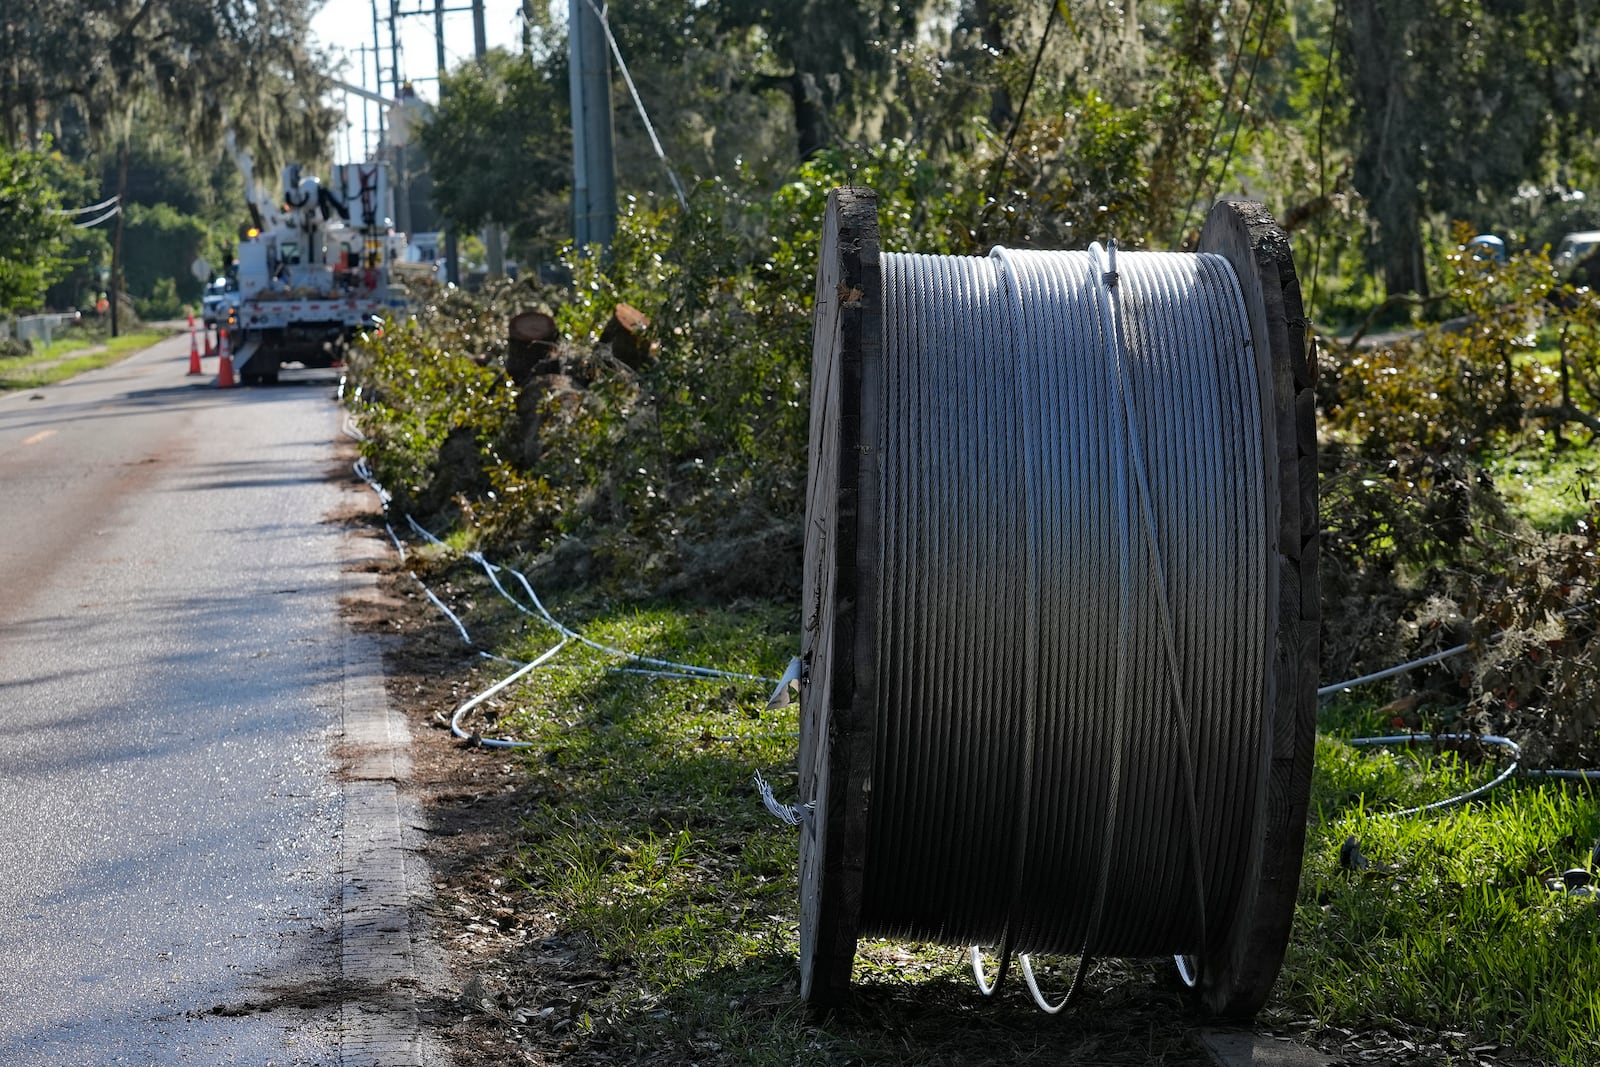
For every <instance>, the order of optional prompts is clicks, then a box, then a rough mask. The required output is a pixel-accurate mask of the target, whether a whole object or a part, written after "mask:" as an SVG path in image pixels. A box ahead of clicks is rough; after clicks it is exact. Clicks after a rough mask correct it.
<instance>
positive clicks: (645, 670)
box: [340, 378, 803, 826]
mask: <svg viewBox="0 0 1600 1067" xmlns="http://www.w3.org/2000/svg"><path fill="white" fill-rule="evenodd" d="M343 385H344V383H343V379H342V378H341V380H340V389H341V391H342V390H343ZM345 432H346V433H348V434H350V435H351V436H353V437H359V436H360V431H359V430H357V429H355V428H354V427H347V428H346V431H345ZM354 470H355V474H356V477H358V478H360V479H361V480H362V481H363V482H365V483H366V485H367V487H368V488H369V489H371V490H372V492H373V493H374V494H375V495H376V496H377V497H378V500H379V502H380V503H381V504H382V507H383V513H384V529H385V530H387V531H388V533H389V539H390V540H391V541H393V542H394V546H395V550H396V551H397V552H398V553H399V554H400V558H401V560H402V561H404V560H405V558H406V549H405V545H404V543H403V542H402V541H401V540H400V539H399V537H398V536H396V535H395V532H394V527H393V526H392V525H391V524H390V522H389V521H388V514H389V505H390V502H391V500H392V499H393V498H392V496H391V495H390V493H389V492H388V490H386V489H385V488H384V487H383V486H382V485H381V484H380V483H379V482H378V480H377V478H376V477H374V476H373V474H372V468H371V466H370V465H369V464H368V463H367V461H366V459H365V458H362V459H359V460H357V461H356V463H355V467H354ZM406 522H407V523H408V524H409V525H410V526H411V529H412V530H413V531H414V532H415V533H416V534H417V536H418V537H421V538H422V539H423V540H425V541H427V542H428V543H429V544H431V545H434V546H435V547H439V548H445V549H448V548H449V546H448V545H447V544H445V542H443V541H441V540H440V539H439V538H438V537H436V536H434V534H433V533H432V532H431V531H430V530H428V529H427V528H426V527H424V526H423V525H422V524H421V523H419V522H417V521H416V519H415V518H413V517H412V516H411V515H409V514H408V515H406ZM467 557H468V558H469V559H471V560H472V561H473V562H475V563H477V564H478V565H479V566H481V567H482V568H483V569H484V571H485V573H487V574H488V575H489V580H490V582H491V583H493V585H494V587H495V589H496V590H497V591H498V592H499V593H500V595H501V596H502V597H504V598H505V600H506V601H507V603H509V604H511V605H512V607H514V608H516V609H517V610H518V611H521V612H522V613H524V614H530V615H531V614H534V613H533V612H530V611H528V609H527V608H526V607H525V606H524V605H523V604H522V603H521V602H519V601H518V600H517V598H516V597H514V596H512V595H511V594H510V593H509V592H507V591H506V589H505V587H504V586H503V585H502V584H501V583H500V581H499V578H498V577H497V575H496V573H495V572H497V571H499V570H506V571H507V572H508V573H510V574H512V575H514V576H515V577H516V578H517V580H518V581H519V582H520V583H521V584H522V587H523V589H525V590H526V591H527V594H528V598H529V600H531V601H532V602H533V604H534V605H535V607H536V608H537V609H538V613H537V615H536V617H538V618H540V619H541V620H542V621H544V622H545V623H547V624H548V625H550V626H551V627H552V628H554V629H555V630H556V631H557V633H559V634H560V635H561V640H560V641H559V642H558V643H557V644H556V645H555V646H554V647H552V648H550V649H548V650H546V651H545V652H543V653H541V654H540V655H539V656H538V657H537V658H535V659H534V660H533V661H532V662H530V663H517V661H515V660H510V659H507V658H505V657H504V656H497V655H494V654H493V653H490V652H488V651H485V650H484V649H481V648H478V647H477V645H476V644H474V642H473V640H472V635H471V634H470V633H469V632H468V631H467V627H466V624H464V623H463V622H462V621H461V619H460V617H459V616H458V615H456V613H455V612H454V611H452V610H451V609H450V608H449V606H448V605H446V604H445V602H444V601H443V600H442V599H441V598H440V597H439V596H438V595H437V594H436V593H434V591H433V590H432V589H430V588H429V587H428V584H427V583H426V582H424V581H423V580H422V579H421V578H419V577H418V576H417V574H416V572H415V571H412V572H410V575H411V578H412V580H414V581H415V582H416V583H417V584H418V585H420V586H421V587H422V591H423V593H425V594H426V595H427V597H428V599H429V600H430V601H432V602H433V604H434V606H436V607H437V608H438V609H439V610H440V611H441V612H443V613H444V615H445V617H447V618H448V619H449V620H450V621H451V623H453V624H454V625H455V628H456V632H457V633H458V634H460V636H461V640H462V643H463V644H465V645H467V646H468V647H470V648H473V649H475V650H476V651H477V653H478V655H479V656H480V657H482V658H483V659H488V660H495V661H498V662H501V663H509V664H512V665H513V666H516V667H517V670H516V671H515V672H513V673H512V674H511V675H509V676H507V677H505V678H502V679H501V680H500V681H498V682H496V683H495V684H494V685H492V686H490V687H489V688H488V689H486V690H484V691H483V692H482V693H479V694H478V695H476V696H474V697H472V698H471V699H469V700H468V701H466V702H465V703H464V704H462V705H461V706H460V707H458V708H456V709H455V711H454V712H453V713H452V714H451V715H450V716H449V719H448V720H447V721H448V724H449V727H450V732H451V733H452V734H453V735H454V736H456V737H457V738H460V739H461V740H464V741H471V742H472V743H474V744H478V745H481V746H483V747H485V748H528V747H531V746H532V745H533V742H531V741H514V740H507V739H500V738H485V737H482V736H481V735H480V734H477V733H468V732H467V731H466V729H465V728H464V727H463V726H462V725H461V723H462V720H463V719H464V718H465V716H466V715H468V714H469V713H470V712H471V711H472V710H473V709H475V708H477V707H478V706H479V705H481V704H482V703H483V702H484V701H486V700H488V699H489V698H490V697H492V696H494V695H495V694H496V693H499V692H500V691H502V690H503V689H505V688H506V687H507V686H509V685H511V684H512V683H514V682H516V681H517V680H519V679H521V678H523V677H526V676H527V675H528V674H529V673H531V672H532V671H534V670H536V669H538V668H541V667H543V668H549V667H550V666H551V664H550V662H549V661H550V660H551V659H552V658H553V657H554V656H555V655H556V653H558V652H560V651H561V650H562V649H563V648H565V647H566V646H567V644H568V643H569V642H572V641H576V642H578V643H579V644H583V645H587V646H589V647H591V648H593V649H596V650H597V651H601V652H604V653H607V654H609V655H613V656H618V657H622V658H623V659H625V660H628V661H632V662H636V663H645V664H649V665H650V666H648V667H615V666H611V667H604V668H602V669H603V670H605V671H607V672H608V673H613V674H630V675H634V676H638V677H647V678H676V679H683V680H688V681H706V680H709V679H715V678H728V679H735V680H740V681H753V682H776V681H778V680H777V679H772V678H765V677H762V676H760V675H751V674H740V673H737V672H733V671H722V670H717V669H715V668H712V667H699V666H695V665H693V664H681V663H675V662H673V661H671V660H662V659H654V658H652V657H648V656H638V655H635V654H634V653H630V652H625V651H623V650H621V649H617V648H612V647H611V646H609V645H603V644H600V643H598V642H595V641H591V640H589V639H588V638H586V637H584V636H583V635H582V634H579V633H578V632H577V631H575V630H572V629H570V628H569V627H567V626H564V625H563V624H562V623H561V622H560V621H559V620H557V619H556V618H555V617H554V616H553V615H551V614H550V613H549V611H548V610H546V609H545V606H544V603H543V602H542V601H541V600H540V599H539V596H538V594H537V593H535V592H534V590H533V585H532V583H530V582H529V581H528V579H527V576H526V575H524V574H523V573H522V572H521V571H517V570H513V569H511V568H502V567H500V566H498V565H496V564H493V563H490V562H489V561H488V560H487V559H485V558H484V557H483V555H482V554H481V553H477V552H471V553H468V554H467ZM438 717H439V719H440V721H446V720H445V718H444V716H443V715H440V716H438ZM702 736H704V735H702ZM750 736H752V735H742V734H730V735H711V739H712V740H717V741H737V740H745V739H747V738H748V737H750ZM763 736H765V735H763ZM771 736H778V735H771ZM784 736H794V733H793V732H792V731H790V732H786V733H785V735H784ZM695 740H699V738H695ZM756 782H757V791H758V792H759V793H760V794H761V801H762V804H763V806H765V807H766V809H767V810H768V811H769V812H771V813H772V815H773V817H774V818H776V819H778V820H779V821H780V822H783V823H784V824H785V825H788V826H798V825H800V824H801V819H802V818H803V811H802V809H799V808H794V807H789V806H787V805H783V804H780V803H779V802H778V800H777V798H776V797H775V796H773V794H772V787H771V786H770V785H767V783H766V780H765V779H764V778H762V777H761V775H760V774H759V772H758V773H757V775H756Z"/></svg>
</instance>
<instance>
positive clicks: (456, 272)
mask: <svg viewBox="0 0 1600 1067" xmlns="http://www.w3.org/2000/svg"><path fill="white" fill-rule="evenodd" d="M433 40H434V57H435V58H436V59H437V60H438V61H439V104H440V105H441V106H443V104H444V67H445V62H446V60H445V55H444V0H433ZM434 180H435V181H437V180H438V179H437V177H435V179H434ZM441 221H443V222H444V268H445V274H444V280H445V281H446V282H448V283H450V284H451V285H460V284H461V263H460V240H459V238H458V237H457V236H456V227H455V223H454V222H451V221H449V220H444V219H441Z"/></svg>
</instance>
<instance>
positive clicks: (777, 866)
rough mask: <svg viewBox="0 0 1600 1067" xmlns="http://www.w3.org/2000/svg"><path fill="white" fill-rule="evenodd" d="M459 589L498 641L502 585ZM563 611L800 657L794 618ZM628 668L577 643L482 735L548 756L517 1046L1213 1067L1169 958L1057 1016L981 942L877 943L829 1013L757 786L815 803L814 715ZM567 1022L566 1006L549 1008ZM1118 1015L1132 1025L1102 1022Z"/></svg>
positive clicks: (532, 810)
mask: <svg viewBox="0 0 1600 1067" xmlns="http://www.w3.org/2000/svg"><path fill="white" fill-rule="evenodd" d="M451 574H452V576H451V579H450V581H452V583H453V585H452V588H453V589H454V591H455V595H456V596H457V598H458V599H459V600H463V601H466V600H470V602H471V603H472V604H473V610H472V616H473V617H472V618H469V619H468V620H467V622H468V625H469V626H471V627H473V629H474V631H476V630H477V629H479V628H480V627H482V626H485V625H488V626H490V627H493V626H494V625H495V623H493V622H491V623H488V624H485V623H484V622H483V621H482V620H483V618H484V617H485V616H486V615H487V616H490V617H491V618H492V617H493V614H494V613H498V612H503V609H502V608H499V607H496V606H495V600H496V598H495V597H494V595H493V593H492V591H489V592H485V591H484V590H483V589H482V588H481V587H479V586H477V585H476V584H475V583H474V582H472V581H470V580H469V579H468V578H467V577H466V576H465V575H464V574H463V572H461V571H452V572H451ZM469 590H470V591H469ZM547 604H548V605H549V607H550V608H551V610H552V612H553V613H554V614H555V615H556V616H557V617H558V618H560V619H562V621H563V622H565V623H566V624H568V625H570V626H573V627H575V628H577V629H579V630H580V631H581V632H583V633H584V635H585V636H587V637H590V638H591V639H594V640H596V641H600V642H603V643H606V644H610V645H614V646H617V647H620V648H625V649H629V650H631V651H635V652H637V653H639V654H642V655H648V656H655V657H660V658H668V659H677V660H681V661H685V662H692V663H696V664H702V665H708V666H716V667H720V668H723V669H727V670H733V671H739V672H744V673H750V674H761V675H768V676H776V675H777V674H779V673H781V671H782V669H783V666H784V665H785V664H786V663H787V661H788V659H789V657H790V656H792V655H793V654H794V653H795V652H796V651H797V650H798V645H799V641H798V637H797V636H796V623H797V620H796V618H795V616H796V614H797V613H796V609H795V606H794V605H792V604H773V603H770V602H756V601H751V602H745V603H741V604H736V605H733V606H731V607H727V608H714V609H702V608H695V607H684V606H679V605H671V604H646V605H639V604H617V603H607V602H604V601H600V600H594V599H583V598H578V599H572V598H568V599H559V598H554V599H550V600H547ZM503 622H504V620H503V619H502V620H501V623H502V624H503ZM511 629H515V630H516V631H518V634H519V636H517V637H516V639H515V640H511V641H507V642H506V643H505V644H504V645H503V646H502V647H501V648H500V649H499V651H501V652H502V653H504V654H506V655H508V656H511V657H515V658H518V659H529V658H532V657H533V656H535V655H537V654H538V653H540V652H542V651H544V650H545V649H548V648H549V647H550V645H551V644H552V643H553V642H554V639H553V638H552V636H551V634H550V631H549V630H548V629H546V628H544V627H542V626H540V625H539V624H537V623H533V622H531V621H529V620H521V621H519V622H518V623H517V624H516V626H515V627H506V626H503V625H502V632H506V631H508V630H511ZM615 662H616V661H615V660H611V659H608V658H607V657H605V656H602V655H600V654H598V653H595V652H593V651H591V650H588V649H584V648H580V647H579V646H577V645H568V646H567V647H566V648H565V649H563V650H562V652H561V653H560V654H559V655H558V657H557V658H556V659H555V660H553V661H552V666H551V669H549V670H541V671H538V672H535V673H534V674H532V675H531V676H530V677H529V679H528V681H527V684H526V685H524V686H522V687H521V688H519V689H515V690H507V691H505V692H504V693H502V694H501V696H500V697H498V698H496V699H495V700H493V701H492V702H491V703H490V704H489V705H488V706H487V707H485V708H484V709H482V710H483V715H481V716H476V717H475V718H474V719H473V720H472V721H471V722H470V723H467V724H464V725H466V726H467V727H468V728H480V729H482V730H483V732H484V734H485V736H496V737H509V738H517V739H521V740H527V741H531V742H533V743H534V747H533V748H531V749H528V750H526V751H525V752H523V753H522V754H520V756H519V757H517V758H516V759H517V762H516V769H517V771H518V772H519V773H518V779H517V780H518V783H519V786H518V789H519V795H525V796H531V797H534V798H537V799H536V802H534V803H532V804H531V805H530V806H529V807H528V808H527V809H526V810H525V811H524V812H523V815H522V821H521V827H520V832H519V833H518V835H517V841H516V842H515V843H514V845H513V847H512V848H511V850H510V851H509V853H507V854H506V856H505V857H504V859H503V863H502V868H501V871H500V872H499V874H498V875H497V877H501V878H503V879H504V881H505V883H506V885H507V886H508V887H510V889H511V891H512V892H513V894H514V897H515V899H516V900H517V901H518V904H517V907H518V908H519V910H520V912H521V913H522V914H524V915H531V916H535V917H537V922H536V923H535V927H536V929H535V931H534V934H533V936H534V937H535V938H537V945H538V948H537V950H536V951H534V952H533V953H532V954H531V955H532V959H531V962H528V961H526V960H525V962H524V964H523V966H522V969H521V970H520V971H518V970H516V969H512V970H508V971H504V972H503V973H504V974H505V975H507V977H505V979H504V980H505V982H506V984H507V987H508V990H507V993H506V1003H507V1004H508V1005H515V1007H510V1008H508V1009H507V1012H506V1014H507V1015H508V1017H510V1018H512V1019H515V1018H517V1017H519V1016H518V1014H517V1013H518V1012H520V1013H521V1017H523V1018H525V1019H529V1021H527V1022H526V1023H525V1024H523V1025H521V1026H520V1028H518V1027H513V1028H512V1029H513V1033H514V1034H515V1036H514V1037H512V1038H510V1039H511V1040H515V1041H519V1042H521V1043H522V1044H524V1046H525V1047H526V1048H528V1049H529V1051H530V1053H531V1054H532V1055H533V1056H534V1057H535V1058H536V1059H537V1058H539V1057H541V1056H543V1057H548V1058H559V1061H560V1062H562V1063H568V1064H589V1063H600V1062H626V1063H636V1062H638V1063H645V1062H648V1063H671V1064H680V1063H690V1062H695V1063H700V1064H703V1065H709V1064H749V1065H761V1067H767V1065H772V1067H776V1065H779V1064H796V1063H804V1064H808V1065H809V1064H895V1065H905V1064H989V1063H992V1064H1012V1063H1025V1062H1036V1063H1056V1062H1066V1061H1064V1060H1063V1059H1061V1056H1062V1055H1064V1054H1068V1053H1065V1052H1063V1050H1074V1049H1076V1050H1080V1051H1081V1052H1082V1057H1080V1058H1079V1059H1078V1062H1094V1063H1100V1064H1106V1065H1127V1067H1132V1065H1142V1064H1149V1063H1166V1064H1170V1065H1189V1064H1193V1065H1195V1067H1199V1065H1200V1064H1203V1063H1205V1062H1206V1060H1205V1059H1204V1057H1203V1055H1201V1054H1200V1053H1199V1052H1198V1050H1197V1049H1196V1048H1195V1047H1194V1046H1193V1044H1192V1041H1191V1039H1190V1037H1189V1031H1190V1030H1191V1029H1192V1027H1193V1026H1194V1025H1196V1024H1197V1020H1196V1019H1195V1018H1194V1017H1192V1016H1189V1015H1187V1014H1186V1013H1185V1011H1184V1009H1183V1001H1182V997H1181V994H1180V993H1179V992H1178V990H1177V988H1176V981H1175V977H1174V975H1173V973H1172V971H1173V969H1172V967H1171V964H1170V962H1169V961H1143V962H1135V963H1121V962H1117V961H1109V962H1106V963H1104V964H1100V965H1097V968H1096V971H1095V973H1094V976H1093V978H1092V984H1093V986H1094V992H1093V993H1092V995H1091V996H1092V1000H1093V1002H1094V1003H1095V1004H1096V1008H1095V1009H1094V1010H1089V1011H1084V1012H1079V1013H1077V1014H1075V1015H1072V1016H1070V1017H1066V1016H1063V1017H1049V1016H1045V1015H1043V1014H1041V1013H1039V1012H1037V1011H1035V1010H1034V1009H1033V1008H1032V1005H1031V1002H1030V1001H1029V1000H1028V997H1027V994H1026V992H1025V991H1024V990H1023V989H1022V988H1021V985H1020V981H1019V980H1018V979H1017V978H1016V976H1015V972H1013V978H1012V980H1011V982H1010V983H1009V984H1008V986H1007V987H1006V989H1005V990H1004V991H1002V992H1001V993H1000V994H998V995H997V996H995V997H994V998H992V999H988V1000H986V999H985V998H983V997H982V996H981V995H979V993H978V992H977V991H976V989H975V988H974V987H973V985H972V981H971V978H970V977H969V972H968V970H967V965H966V962H965V954H964V952H962V951H961V950H959V949H954V948H951V947H948V946H937V945H917V944H904V943H899V942H891V941H877V940H865V941H863V942H862V944H861V947H860V950H859V952H858V955H857V964H856V971H855V987H856V989H857V992H858V996H857V998H856V1003H855V1004H854V1005H853V1006H852V1007H851V1008H850V1009H849V1010H846V1011H842V1012H839V1013H836V1014H834V1015H831V1016H829V1017H827V1018H825V1019H819V1018H813V1017H812V1016H811V1015H809V1014H808V1012H807V1011H806V1010H805V1007H804V1005H803V1003H802V1002H801V1000H800V997H799V967H798V962H797V959H798V951H799V949H798V905H799V901H798V890H797V884H796V873H797V870H798V862H799V853H798V847H799V837H798V835H799V831H797V830H795V829H792V828H790V827H787V826H784V825H781V824H780V823H778V822H777V821H776V820H774V819H773V818H772V817H771V816H770V815H769V814H768V813H767V812H766V811H765V809H764V808H763V807H762V805H761V802H760V800H759V798H758V795H757V793H756V790H755V789H754V787H753V786H752V784H751V778H752V775H753V774H754V773H755V772H757V771H759V772H760V773H761V774H762V775H764V776H765V777H766V778H767V780H768V781H769V782H771V784H772V785H773V788H774V791H775V793H776V795H777V796H778V798H779V799H780V800H782V801H784V802H792V801H793V800H794V798H795V795H796V789H797V785H796V772H795V761H796V747H797V744H798V741H797V726H798V724H797V713H796V709H795V707H793V706H791V707H789V708H785V709H781V710H777V711H768V710H767V709H766V707H765V704H766V700H767V697H768V696H769V695H770V692H771V689H772V685H771V684H770V683H755V682H741V681H687V680H681V679H661V678H649V677H645V676H640V675H630V674H620V673H615V672H612V671H607V670H606V669H605V668H606V666H607V665H608V664H615ZM482 681H483V684H484V685H485V686H486V685H487V684H488V683H489V682H490V681H492V678H490V677H489V676H487V675H486V676H485V677H484V678H483V680H482ZM463 907H464V908H465V909H466V910H467V911H469V912H472V913H474V914H477V913H481V912H482V911H483V910H484V909H483V908H482V907H481V906H477V905H474V904H464V905H463ZM1039 962H1040V972H1041V980H1042V981H1044V982H1045V983H1046V985H1047V988H1051V989H1057V990H1064V989H1065V987H1066V981H1067V980H1068V978H1070V972H1067V973H1064V966H1063V965H1062V964H1061V963H1058V962H1057V961H1050V960H1041V961H1039ZM529 1005H532V1006H533V1012H532V1017H531V1018H529V1016H530V1011H529V1009H528V1006H529ZM541 1005H542V1007H541ZM544 1007H553V1008H554V1010H553V1011H552V1012H550V1013H549V1014H548V1015H539V1014H537V1013H538V1012H543V1010H544ZM1108 1007H1109V1008H1114V1009H1117V1010H1110V1011H1101V1010H1099V1009H1101V1008H1108ZM541 1020H542V1022H541Z"/></svg>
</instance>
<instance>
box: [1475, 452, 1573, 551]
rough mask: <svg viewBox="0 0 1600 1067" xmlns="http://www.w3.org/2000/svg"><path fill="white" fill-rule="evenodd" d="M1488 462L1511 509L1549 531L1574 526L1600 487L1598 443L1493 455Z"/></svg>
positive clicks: (1535, 525) (1543, 529)
mask: <svg viewBox="0 0 1600 1067" xmlns="http://www.w3.org/2000/svg"><path fill="white" fill-rule="evenodd" d="M1488 467H1489V472H1490V473H1491V474H1492V475H1493V476H1494V480H1495V485H1496V487H1497V488H1498V489H1499V490H1500V493H1501V495H1502V496H1503V497H1504V498H1505V500H1506V503H1507V504H1508V505H1509V506H1510V507H1511V509H1512V510H1513V511H1515V512H1517V513H1518V514H1520V515H1521V516H1523V517H1524V518H1526V519H1527V520H1528V522H1529V523H1531V524H1532V525H1533V526H1534V528H1536V529H1538V530H1540V531H1542V532H1545V533H1559V532H1566V531H1569V530H1571V529H1572V528H1573V525H1574V524H1575V523H1576V522H1577V521H1578V520H1579V519H1581V518H1584V517H1585V516H1586V515H1587V513H1588V512H1587V508H1586V506H1585V505H1586V497H1587V496H1588V495H1589V493H1591V492H1600V476H1597V475H1600V453H1597V452H1596V450H1595V448H1594V447H1593V446H1592V445H1573V446H1571V447H1569V448H1565V449H1563V450H1562V451H1560V452H1552V451H1550V450H1548V449H1545V448H1539V449H1527V450H1524V451H1520V452H1513V453H1510V454H1508V455H1504V456H1498V457H1494V458H1491V459H1490V460H1489V461H1488Z"/></svg>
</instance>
